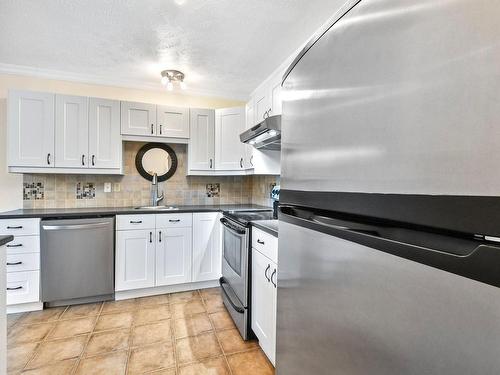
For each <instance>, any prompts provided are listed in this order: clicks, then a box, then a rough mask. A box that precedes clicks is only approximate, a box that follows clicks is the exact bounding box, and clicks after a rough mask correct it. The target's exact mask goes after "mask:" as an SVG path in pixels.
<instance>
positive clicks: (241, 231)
mask: <svg viewBox="0 0 500 375" xmlns="http://www.w3.org/2000/svg"><path fill="white" fill-rule="evenodd" d="M220 222H221V223H222V225H224V226H225V227H226V228H227V229H229V231H231V232H232V233H234V234H236V235H238V236H240V237H242V236H244V235H245V234H247V232H246V231H245V230H238V229H235V228H233V227H232V226H231V225H230V224H229V222H228V220H227V219H225V218H222V219H220Z"/></svg>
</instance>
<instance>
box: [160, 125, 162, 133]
mask: <svg viewBox="0 0 500 375" xmlns="http://www.w3.org/2000/svg"><path fill="white" fill-rule="evenodd" d="M161 133H162V132H161V124H160V135H161Z"/></svg>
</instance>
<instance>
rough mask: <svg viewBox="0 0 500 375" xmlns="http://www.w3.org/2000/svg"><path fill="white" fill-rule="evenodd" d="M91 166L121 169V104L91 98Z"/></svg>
mask: <svg viewBox="0 0 500 375" xmlns="http://www.w3.org/2000/svg"><path fill="white" fill-rule="evenodd" d="M89 108H90V110H89V158H90V160H89V164H90V167H91V168H120V167H121V164H122V140H121V135H120V102H119V101H116V100H108V99H99V98H90V105H89Z"/></svg>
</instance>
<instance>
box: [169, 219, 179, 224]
mask: <svg viewBox="0 0 500 375" xmlns="http://www.w3.org/2000/svg"><path fill="white" fill-rule="evenodd" d="M179 221H181V219H175V220H173V219H170V220H169V222H171V223H178V222H179Z"/></svg>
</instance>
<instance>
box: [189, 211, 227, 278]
mask: <svg viewBox="0 0 500 375" xmlns="http://www.w3.org/2000/svg"><path fill="white" fill-rule="evenodd" d="M219 219H220V214H219V213H218V212H207V213H195V214H193V281H206V280H218V279H219V278H220V276H221V266H222V249H221V238H220V237H221V231H220V225H221V224H220V221H219Z"/></svg>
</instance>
